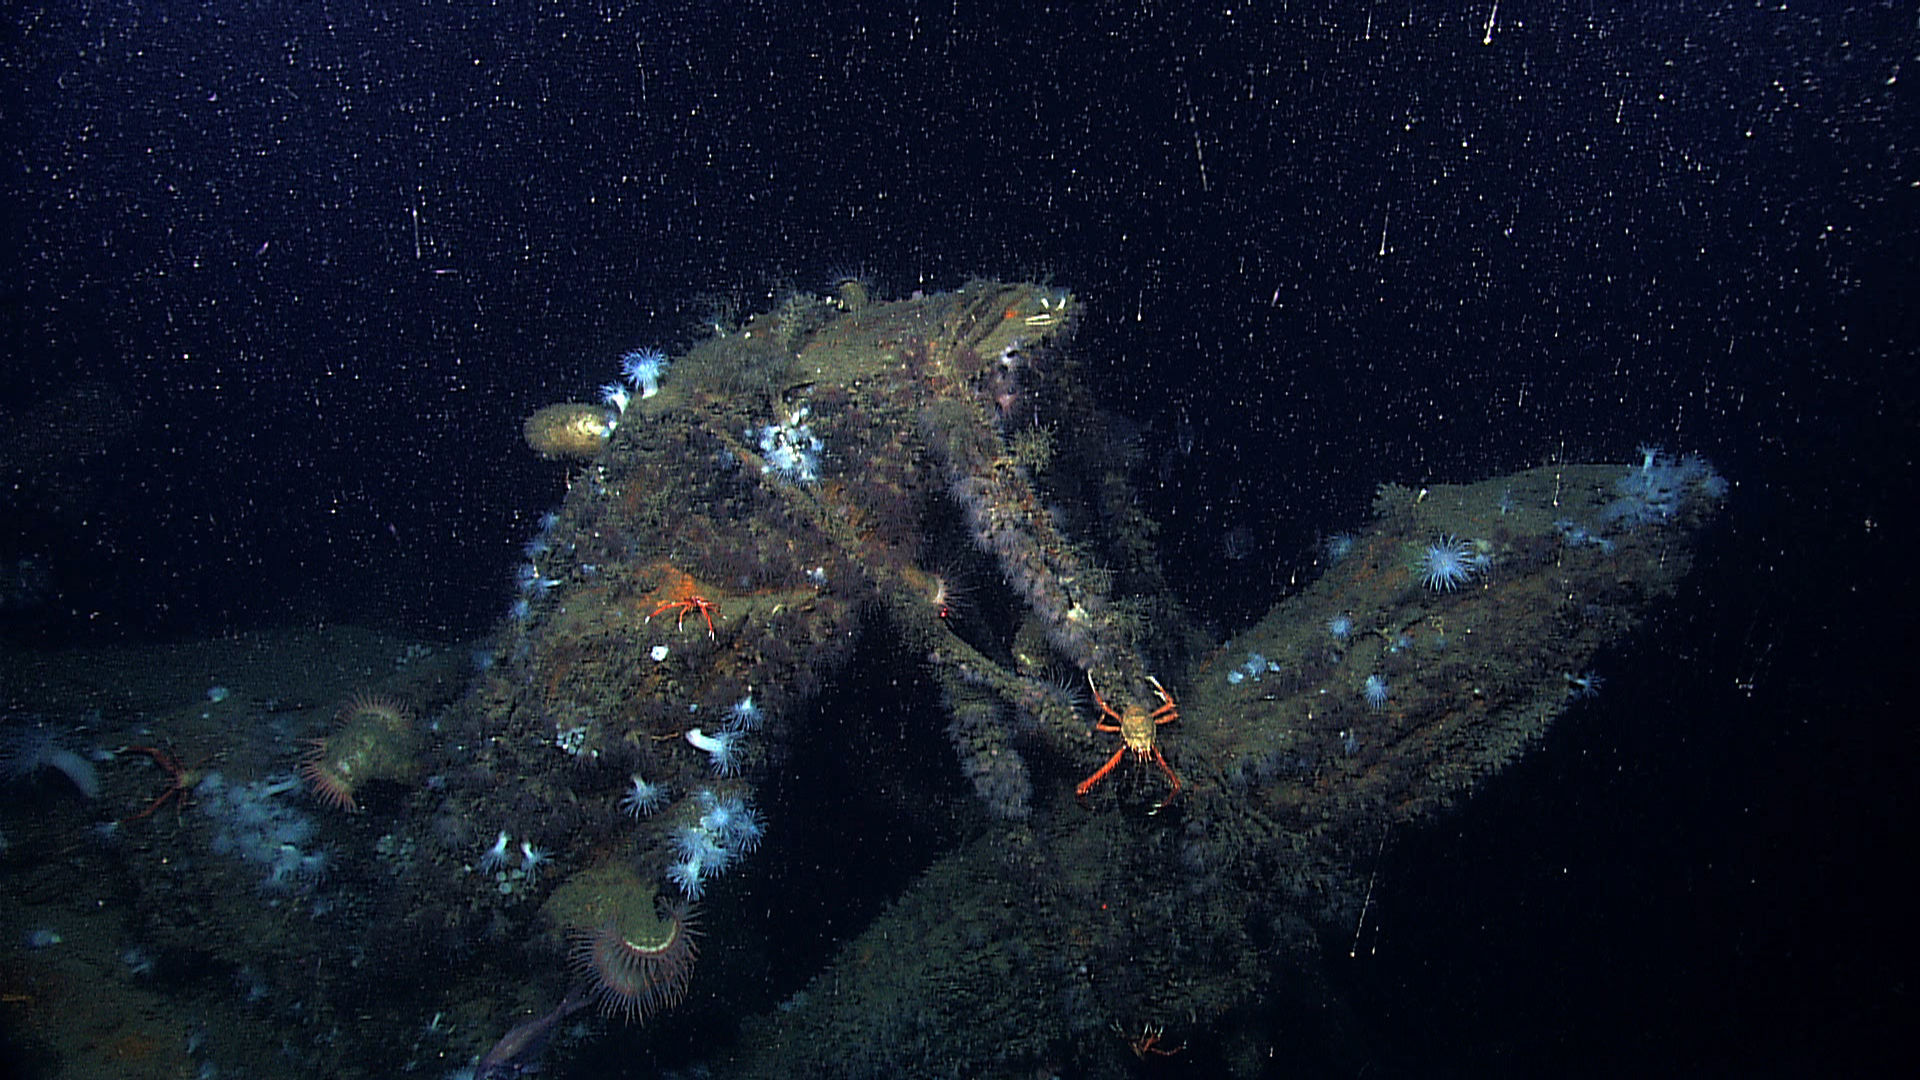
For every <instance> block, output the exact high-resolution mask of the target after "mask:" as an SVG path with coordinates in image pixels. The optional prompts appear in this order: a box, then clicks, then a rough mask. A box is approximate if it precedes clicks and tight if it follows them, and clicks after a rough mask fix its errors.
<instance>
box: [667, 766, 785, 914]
mask: <svg viewBox="0 0 1920 1080" xmlns="http://www.w3.org/2000/svg"><path fill="white" fill-rule="evenodd" d="M693 802H694V808H695V809H696V810H697V811H698V812H699V817H697V818H696V819H694V821H693V822H692V823H691V824H688V825H682V826H680V827H679V828H676V829H675V830H673V851H674V861H673V863H672V864H671V865H669V866H668V867H667V880H669V881H671V882H673V883H674V885H675V886H677V887H678V888H679V890H680V891H681V893H683V894H684V895H685V896H686V898H687V899H689V900H698V899H700V897H701V895H702V894H703V893H704V892H705V891H706V882H707V881H708V880H709V879H711V878H715V877H718V876H719V875H721V874H724V873H726V872H727V870H728V869H729V868H730V867H732V866H733V864H734V862H735V861H737V860H738V859H739V858H740V857H741V856H743V855H746V854H748V853H750V852H752V851H754V850H755V849H756V848H758V847H759V846H760V837H761V835H762V834H763V833H764V832H765V831H766V830H765V827H764V826H763V825H761V824H760V815H759V814H758V813H757V812H755V810H754V809H753V807H752V806H751V805H750V804H749V803H748V802H747V800H746V797H745V796H742V795H737V794H732V793H728V794H717V793H715V792H714V791H713V790H711V789H708V788H702V789H701V790H699V791H697V792H695V793H694V796H693Z"/></svg>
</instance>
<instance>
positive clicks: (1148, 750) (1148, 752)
mask: <svg viewBox="0 0 1920 1080" xmlns="http://www.w3.org/2000/svg"><path fill="white" fill-rule="evenodd" d="M1147 681H1148V682H1149V683H1152V684H1153V692H1154V693H1156V694H1159V695H1160V707H1159V708H1157V709H1154V710H1152V711H1151V712H1149V711H1148V710H1147V707H1146V706H1145V705H1139V704H1133V703H1129V704H1128V705H1127V710H1126V711H1125V712H1115V711H1113V706H1111V705H1109V704H1107V699H1106V698H1103V697H1101V696H1100V688H1099V687H1098V686H1095V685H1094V683H1093V672H1091V671H1089V672H1087V686H1088V687H1090V688H1091V689H1092V690H1093V700H1094V703H1095V704H1097V705H1099V706H1100V711H1101V713H1103V714H1104V715H1105V716H1106V717H1108V718H1110V719H1111V720H1112V721H1113V722H1112V723H1108V722H1107V721H1106V720H1104V719H1100V720H1095V721H1094V723H1093V728H1094V730H1095V731H1115V732H1119V734H1120V749H1118V750H1115V751H1114V752H1113V756H1112V757H1110V758H1108V759H1107V763H1106V764H1105V765H1102V766H1100V768H1099V770H1098V771H1096V772H1095V773H1094V774H1093V775H1092V776H1089V777H1087V778H1086V779H1085V780H1082V781H1080V786H1079V787H1077V788H1074V789H1073V797H1074V798H1076V799H1079V800H1080V804H1081V805H1082V806H1085V805H1086V801H1087V792H1088V791H1090V790H1092V788H1093V785H1095V784H1097V783H1099V782H1100V781H1102V780H1104V779H1106V776H1107V774H1108V773H1110V772H1112V771H1113V767H1114V766H1115V765H1118V764H1120V759H1121V758H1123V757H1125V756H1127V754H1128V753H1132V754H1133V756H1134V757H1136V758H1139V759H1140V760H1141V761H1152V762H1153V763H1154V764H1155V765H1158V766H1160V771H1161V772H1163V773H1166V774H1167V780H1168V782H1169V783H1171V784H1172V785H1173V790H1172V791H1169V792H1167V797H1166V798H1164V799H1161V800H1160V801H1159V802H1157V803H1154V804H1153V809H1152V810H1149V811H1148V813H1150V814H1157V813H1159V812H1160V811H1162V810H1164V809H1166V806H1167V804H1168V803H1170V802H1172V801H1173V799H1174V796H1176V795H1178V794H1180V777H1179V776H1177V775H1175V773H1174V771H1173V766H1171V765H1168V764H1167V758H1166V755H1165V754H1162V753H1161V752H1160V748H1159V747H1158V746H1155V745H1154V737H1155V732H1156V731H1157V730H1158V729H1159V727H1160V725H1161V724H1171V723H1173V722H1174V721H1175V720H1178V719H1180V706H1178V705H1176V704H1174V701H1173V695H1172V694H1169V693H1167V688H1166V687H1164V686H1161V685H1160V680H1159V679H1156V678H1154V677H1153V676H1151V675H1149V676H1147Z"/></svg>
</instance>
